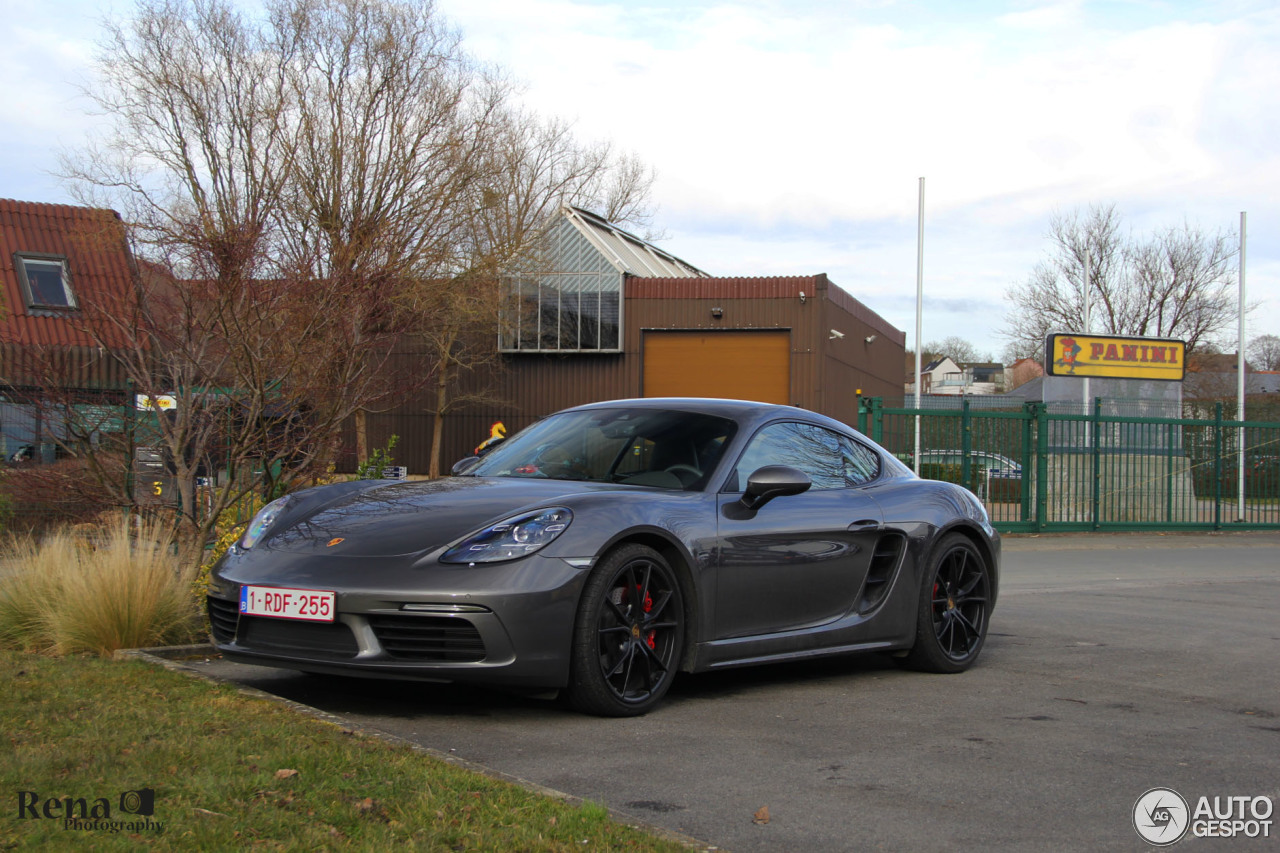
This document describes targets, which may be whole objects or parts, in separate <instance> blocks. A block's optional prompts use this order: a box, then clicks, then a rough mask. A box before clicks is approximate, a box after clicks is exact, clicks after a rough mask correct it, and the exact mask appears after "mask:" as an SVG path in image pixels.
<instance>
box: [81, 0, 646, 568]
mask: <svg viewBox="0 0 1280 853" xmlns="http://www.w3.org/2000/svg"><path fill="white" fill-rule="evenodd" d="M264 8H265V15H264V16H262V17H256V18H255V17H250V16H248V15H247V14H246V13H244V12H241V11H240V7H239V6H237V5H235V4H233V3H231V2H229V0H141V2H140V3H139V5H138V7H137V9H136V16H135V18H134V19H133V20H132V21H131V22H130V23H129V24H128V25H113V26H110V27H109V28H108V30H107V36H106V39H105V41H104V43H103V45H102V54H101V58H100V61H99V66H98V70H99V80H98V83H99V85H98V86H97V88H96V89H95V90H94V91H93V92H91V94H92V95H93V96H94V97H95V99H96V101H97V103H98V105H99V106H100V108H101V109H102V111H103V112H104V113H106V114H107V116H108V117H109V118H110V119H111V120H112V122H113V130H112V132H111V133H110V134H108V135H107V136H106V137H104V138H103V139H101V140H100V141H99V143H98V144H96V145H92V146H89V147H87V148H86V149H84V150H83V151H81V152H79V153H76V154H72V155H68V156H66V157H64V159H63V169H64V172H65V175H66V176H67V177H68V178H69V179H70V180H71V181H72V182H73V185H74V187H76V188H77V190H78V192H79V193H80V197H81V198H82V200H84V201H85V202H87V203H89V204H91V205H93V206H111V207H114V208H116V209H118V210H120V211H121V213H122V215H123V218H124V220H125V222H126V223H127V225H128V226H129V229H130V234H131V236H132V239H133V243H134V246H135V250H136V254H137V255H138V257H139V258H140V259H141V268H140V273H139V275H138V278H137V286H136V288H135V289H134V291H133V292H132V293H131V294H129V297H128V298H127V299H124V300H121V299H116V301H115V302H114V303H112V304H108V303H106V302H103V303H102V304H94V305H89V304H86V305H85V306H84V311H83V314H84V320H83V321H84V326H85V329H86V331H88V332H89V333H90V334H92V335H95V336H96V337H97V338H98V339H100V340H102V341H103V342H106V341H107V340H108V338H112V339H113V340H116V339H119V338H121V337H123V338H124V340H125V343H124V345H117V346H114V347H111V348H110V351H112V352H115V353H117V357H118V358H119V359H120V360H121V362H122V363H123V364H124V365H125V366H126V368H127V371H128V374H129V376H130V377H131V379H132V380H133V382H134V384H135V387H136V390H137V391H138V393H139V394H141V395H143V396H144V397H151V398H155V399H159V398H160V397H161V396H163V395H171V396H175V397H176V399H177V406H176V408H174V409H172V410H171V411H170V413H169V414H167V415H166V416H164V417H161V418H157V419H156V423H155V429H156V430H157V431H158V435H157V436H156V441H157V442H158V443H159V444H162V445H163V446H164V447H165V448H166V456H167V457H168V459H169V460H170V464H171V466H172V468H173V470H174V475H173V476H174V480H175V483H176V484H177V488H178V490H179V492H180V494H181V501H180V508H181V513H182V523H183V525H184V530H185V532H186V533H187V534H189V535H188V536H187V537H186V540H187V541H188V542H189V543H191V545H192V547H193V548H198V547H199V545H200V544H202V543H203V541H204V539H205V538H206V537H207V536H208V534H209V532H210V530H211V528H212V525H213V524H214V520H215V519H216V517H217V515H218V512H219V511H220V510H221V509H222V508H224V507H226V506H229V505H230V504H231V503H233V502H234V501H235V500H236V499H237V498H238V497H239V496H241V495H242V494H243V493H244V492H245V490H246V489H249V488H255V487H257V488H262V487H263V486H264V484H265V486H266V487H267V489H268V490H271V488H273V487H274V486H275V485H276V484H275V483H274V479H275V477H276V476H277V475H276V474H275V473H274V472H277V471H279V472H282V473H280V474H279V475H278V476H280V477H283V478H285V479H286V480H287V479H288V478H290V477H296V476H303V475H305V473H306V472H307V471H308V470H310V469H312V468H314V467H315V466H316V465H322V464H323V463H324V461H326V460H327V459H328V458H330V456H331V454H332V453H333V452H334V449H335V447H336V444H337V441H338V437H339V435H340V429H341V426H342V424H343V423H344V422H346V421H347V420H348V419H351V418H353V417H354V418H355V419H356V420H357V422H358V421H359V420H360V418H359V414H360V413H362V412H364V411H370V410H377V409H379V408H389V407H391V406H393V405H396V404H397V403H399V402H401V401H403V400H404V399H405V398H406V397H407V396H408V395H410V394H411V393H412V392H413V391H414V390H415V389H416V388H417V387H420V386H426V385H430V387H432V388H433V389H434V398H435V400H436V404H435V408H436V414H437V417H439V416H441V415H443V413H444V411H445V410H447V408H448V407H449V406H450V405H457V404H460V403H462V402H465V401H462V400H451V399H450V394H449V387H450V384H451V383H452V382H453V381H454V380H455V379H456V376H457V374H458V372H459V371H460V370H465V369H469V368H470V367H473V366H475V365H478V364H481V363H483V362H484V361H485V360H491V359H494V358H495V357H496V346H495V344H494V341H495V338H496V334H495V333H496V331H497V322H498V312H499V306H500V303H501V299H499V298H498V297H497V293H496V288H497V287H498V280H499V279H498V271H499V270H500V269H501V268H502V266H503V265H504V264H505V263H507V262H509V261H510V259H512V258H514V257H517V256H518V255H520V253H521V252H524V251H526V250H527V249H528V247H529V246H530V245H531V243H532V241H533V240H534V238H535V237H536V235H537V233H538V231H537V229H538V226H539V225H540V223H541V221H542V220H545V218H546V217H547V215H548V213H549V212H551V211H554V210H555V209H556V207H557V206H558V205H559V204H560V203H563V202H564V201H578V202H588V201H590V202H592V203H596V204H600V205H611V206H612V207H613V210H614V211H615V212H617V213H620V215H624V216H630V217H632V218H642V217H643V215H644V212H645V210H646V209H647V208H646V204H647V200H646V199H647V196H646V193H647V191H648V187H649V183H648V180H651V178H649V179H648V180H647V179H646V173H645V172H644V170H643V169H642V168H640V167H639V166H638V165H637V164H635V163H634V162H633V161H632V160H629V159H627V158H619V157H617V156H616V155H615V154H614V153H613V152H612V151H611V150H610V149H609V148H608V147H607V146H589V145H588V146H583V145H580V144H579V143H577V142H576V141H574V140H573V138H572V136H571V134H570V133H569V128H568V127H567V126H566V125H564V124H562V123H558V122H554V121H550V122H548V121H542V120H539V119H536V118H535V117H532V116H530V115H527V114H525V113H524V112H522V111H521V110H519V109H518V108H517V107H516V106H514V105H513V103H512V94H513V93H512V89H511V87H510V86H509V85H508V84H506V83H505V82H504V81H503V80H502V78H501V77H500V76H498V75H496V74H494V73H492V72H490V71H488V70H486V69H483V68H481V67H480V66H478V65H477V64H476V63H475V62H473V61H472V60H471V59H470V58H469V57H468V56H467V55H466V54H465V52H464V51H463V50H462V47H461V43H460V40H459V38H458V36H457V34H456V33H455V32H453V31H452V30H451V29H450V28H449V27H448V26H447V25H445V24H444V23H443V22H442V21H441V20H440V19H439V18H438V17H437V16H436V14H435V11H434V8H433V6H432V5H431V4H430V3H420V2H412V0H267V2H266V3H265V4H264ZM486 328H487V332H485V331H483V330H485V329H486ZM480 340H482V341H483V342H484V343H486V344H487V348H486V347H482V346H478V345H477V344H476V341H480ZM424 342H425V343H426V344H427V346H425V347H424V346H421V344H423V343H424ZM117 343H118V341H117ZM397 349H410V350H416V351H417V352H419V353H424V354H425V359H424V362H423V363H421V364H419V365H416V366H415V369H414V370H412V371H411V372H407V373H406V372H397V371H395V370H393V369H392V367H391V365H392V364H393V363H400V364H403V363H404V362H403V359H399V360H397V359H396V358H395V354H396V351H397ZM438 444H439V442H438V439H437V447H438ZM436 455H437V456H438V450H437V451H436ZM434 467H436V466H433V468H434ZM213 469H221V470H226V471H229V470H235V471H251V472H255V473H254V474H253V476H251V477H249V478H248V479H237V478H234V477H225V476H224V477H222V478H220V479H219V480H218V483H219V486H218V488H217V489H216V490H214V491H212V492H209V491H206V492H202V493H201V494H200V495H199V496H198V499H197V494H196V491H195V488H196V486H195V483H196V480H197V478H198V477H200V476H205V474H208V473H212V471H213ZM201 472H205V473H201Z"/></svg>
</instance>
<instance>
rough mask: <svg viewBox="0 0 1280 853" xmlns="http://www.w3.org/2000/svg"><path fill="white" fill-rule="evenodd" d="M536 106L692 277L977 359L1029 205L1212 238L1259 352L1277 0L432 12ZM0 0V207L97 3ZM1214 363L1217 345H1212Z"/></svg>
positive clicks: (43, 183)
mask: <svg viewBox="0 0 1280 853" xmlns="http://www.w3.org/2000/svg"><path fill="white" fill-rule="evenodd" d="M437 5H438V8H439V9H440V11H441V12H442V13H443V14H445V15H446V16H447V17H448V18H450V19H451V20H452V21H453V22H454V23H455V24H457V25H458V27H459V28H460V29H461V30H462V32H463V35H464V38H465V41H466V44H467V46H468V48H469V49H470V50H471V51H472V53H474V54H475V55H476V56H477V57H479V58H480V59H483V60H486V61H491V62H494V63H499V64H501V65H502V66H504V67H505V68H506V69H507V70H508V71H509V72H510V73H511V74H512V75H513V76H514V77H515V78H517V79H518V80H520V81H522V83H523V85H524V87H525V95H524V97H525V100H526V101H527V102H528V103H529V104H530V105H531V106H534V107H535V108H537V109H539V110H541V111H543V112H546V113H554V114H558V115H561V116H564V117H566V118H569V119H572V120H574V121H576V126H577V129H578V132H579V135H580V136H582V137H583V138H588V139H594V138H603V139H609V140H611V141H613V142H614V143H615V144H617V145H618V146H619V147H621V148H623V149H626V150H629V151H632V152H634V153H635V154H637V155H638V156H639V157H640V158H642V159H643V160H645V161H646V162H648V163H650V164H651V165H652V166H654V167H655V169H656V170H657V172H658V176H659V178H658V183H657V186H656V188H655V197H656V201H657V203H658V205H659V211H658V215H657V219H656V222H655V227H656V228H657V229H659V230H661V231H663V232H665V234H666V238H665V239H663V240H661V241H660V245H661V246H662V247H663V248H664V249H666V250H668V251H670V252H672V253H674V254H676V255H678V256H680V257H681V258H683V259H685V260H687V261H689V262H690V263H693V264H695V265H697V266H699V267H701V268H703V269H705V270H707V271H708V272H711V273H712V274H717V275H786V274H813V273H822V272H825V273H827V274H828V275H829V276H830V277H831V278H832V280H833V281H835V282H836V283H838V284H839V285H840V286H842V287H843V288H844V289H845V290H847V291H849V292H850V293H852V294H853V295H854V296H856V297H858V298H859V299H861V300H862V301H863V302H865V303H866V304H867V305H868V306H870V307H871V308H872V309H874V310H876V311H878V312H879V313H880V314H882V315H883V316H884V317H885V318H886V319H888V320H889V321H890V322H892V323H893V324H894V325H896V326H898V327H899V328H900V329H903V330H904V331H906V332H907V333H908V345H911V343H912V342H913V336H914V327H915V291H916V223H917V202H918V197H919V179H920V178H921V177H924V178H925V179H926V185H925V196H926V198H925V234H924V244H925V261H924V290H925V298H924V303H925V310H924V335H923V337H924V340H925V341H932V340H937V339H940V338H943V337H946V336H948V335H959V336H961V337H964V338H967V339H969V340H970V341H972V342H973V343H975V344H977V345H978V346H979V348H981V349H985V350H989V351H991V352H992V353H993V354H996V355H999V353H1000V350H1001V349H1002V348H1003V346H1004V343H1005V341H1004V340H1003V338H1002V337H1001V336H1000V329H1001V327H1002V325H1003V323H1004V316H1005V314H1006V310H1007V307H1006V303H1005V301H1004V298H1003V297H1004V293H1005V292H1006V291H1007V290H1008V289H1009V288H1010V287H1012V286H1015V285H1016V284H1018V283H1019V282H1020V281H1023V280H1025V278H1026V277H1027V275H1028V273H1029V272H1030V270H1031V268H1032V267H1033V266H1034V265H1035V263H1036V262H1037V261H1038V260H1040V259H1041V258H1042V257H1044V254H1045V251H1046V246H1047V243H1046V240H1045V232H1046V230H1047V227H1048V222H1049V219H1050V217H1051V216H1052V215H1053V214H1054V212H1055V211H1060V212H1070V211H1072V210H1075V209H1077V208H1084V207H1086V206H1088V205H1089V204H1111V203H1114V204H1115V205H1116V206H1117V208H1118V210H1119V211H1120V213H1121V214H1122V215H1123V216H1124V218H1125V221H1126V223H1127V224H1128V225H1129V226H1130V227H1132V229H1133V230H1134V231H1135V232H1138V233H1148V232H1150V231H1151V230H1153V229H1157V228H1161V227H1165V226H1171V225H1174V226H1176V225H1181V224H1182V223H1184V222H1187V223H1190V224H1192V225H1195V226H1199V227H1202V228H1204V229H1205V230H1207V231H1211V232H1212V231H1217V230H1224V231H1231V232H1235V230H1236V229H1238V227H1239V223H1240V213H1241V211H1247V212H1248V244H1247V246H1248V253H1247V266H1246V273H1247V279H1246V280H1247V283H1248V293H1249V298H1250V301H1251V302H1256V303H1259V308H1258V309H1257V310H1256V311H1255V312H1254V314H1253V315H1252V317H1251V321H1250V328H1249V337H1251V338H1252V337H1254V336H1256V335H1258V334H1278V335H1280V229H1278V228H1277V223H1278V222H1280V61H1278V60H1277V57H1280V4H1277V3H1275V2H1274V0H1272V1H1271V2H1263V0H1219V2H1203V3H1196V2H1161V0H1109V2H1107V1H1106V0H1078V2H1035V0H1008V2H993V1H991V0H973V1H972V2H963V3H962V2H955V0H808V2H805V0H789V1H788V0H719V2H717V1H716V0H631V2H629V3H626V4H622V3H619V2H603V0H438V2H437ZM130 7H131V4H129V3H127V2H117V0H100V2H97V3H85V4H81V3H76V2H58V0H53V2H50V0H37V2H26V0H0V13H3V18H4V20H5V21H6V22H8V24H9V38H8V39H7V43H6V50H5V51H3V52H0V80H2V81H3V85H2V86H0V122H3V124H4V129H3V133H0V196H3V197H9V198H18V199H22V200H27V201H68V200H69V197H68V195H67V193H66V190H65V189H64V188H63V187H62V186H61V184H60V183H59V182H58V180H57V179H56V178H55V177H53V176H52V175H50V174H49V171H50V170H52V169H54V168H55V165H56V164H55V152H56V150H57V149H58V147H59V146H63V147H70V146H75V145H76V144H77V143H78V142H79V141H81V140H83V139H84V137H85V135H86V134H87V133H90V132H92V127H93V121H94V120H93V118H92V117H91V116H88V115H86V114H85V109H86V107H85V104H84V103H83V102H82V101H81V100H80V99H79V98H78V96H77V90H76V87H75V85H74V84H75V82H76V81H77V80H83V79H84V78H85V76H86V75H87V74H88V73H89V66H88V60H89V59H90V58H91V56H92V54H93V42H94V39H95V38H96V37H97V32H98V28H97V21H98V19H100V17H101V16H102V15H103V14H115V15H119V14H125V13H127V12H128V10H129V8H130ZM1224 343H1226V344H1227V345H1228V348H1230V349H1234V344H1235V341H1234V337H1233V338H1232V339H1231V340H1229V341H1224Z"/></svg>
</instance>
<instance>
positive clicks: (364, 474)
mask: <svg viewBox="0 0 1280 853" xmlns="http://www.w3.org/2000/svg"><path fill="white" fill-rule="evenodd" d="M399 441H400V436H398V435H393V436H391V438H389V439H387V446H386V447H379V448H377V449H376V450H374V451H373V453H370V454H369V459H368V461H366V462H365V463H364V464H363V465H360V466H359V467H357V468H356V479H357V480H377V479H378V478H379V477H381V476H382V469H383V468H385V467H387V466H388V465H393V464H395V458H394V457H393V456H392V455H391V451H392V450H394V449H395V446H396V444H397V443H398V442H399Z"/></svg>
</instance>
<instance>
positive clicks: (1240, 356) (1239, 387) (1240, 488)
mask: <svg viewBox="0 0 1280 853" xmlns="http://www.w3.org/2000/svg"><path fill="white" fill-rule="evenodd" d="M1245 217H1246V214H1245V212H1244V211H1243V210H1242V211H1240V336H1239V338H1237V340H1238V341H1239V343H1237V344H1236V350H1237V352H1236V420H1238V421H1243V420H1244V394H1245V375H1244V304H1245V302H1244V248H1245ZM1236 448H1237V451H1236V501H1237V514H1236V521H1244V463H1245V456H1244V427H1240V434H1239V437H1238V438H1237V440H1236Z"/></svg>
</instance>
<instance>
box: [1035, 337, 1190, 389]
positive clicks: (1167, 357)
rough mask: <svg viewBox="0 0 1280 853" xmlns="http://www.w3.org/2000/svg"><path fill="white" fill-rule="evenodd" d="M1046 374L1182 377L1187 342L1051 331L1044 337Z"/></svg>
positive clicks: (1173, 379) (1164, 378) (1129, 377)
mask: <svg viewBox="0 0 1280 853" xmlns="http://www.w3.org/2000/svg"><path fill="white" fill-rule="evenodd" d="M1046 352H1047V355H1046V362H1045V364H1046V366H1047V368H1048V373H1049V375H1050V376H1080V377H1085V376H1100V377H1103V378H1106V379H1160V380H1167V381H1171V382H1179V381H1181V380H1182V376H1183V369H1184V367H1185V363H1186V354H1187V345H1186V342H1184V341H1178V340H1173V339H1170V338H1118V337H1099V336H1095V335H1072V334H1052V335H1049V337H1048V339H1047V340H1046Z"/></svg>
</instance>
